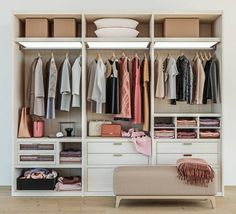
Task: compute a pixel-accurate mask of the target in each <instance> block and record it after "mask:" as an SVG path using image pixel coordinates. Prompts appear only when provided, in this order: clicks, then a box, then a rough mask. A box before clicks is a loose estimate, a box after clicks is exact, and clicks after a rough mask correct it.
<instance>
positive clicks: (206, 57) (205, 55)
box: [204, 52, 209, 60]
mask: <svg viewBox="0 0 236 214" xmlns="http://www.w3.org/2000/svg"><path fill="white" fill-rule="evenodd" d="M204 57H205V59H206V60H209V58H208V56H207V54H206V52H204Z"/></svg>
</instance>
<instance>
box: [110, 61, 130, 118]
mask: <svg viewBox="0 0 236 214" xmlns="http://www.w3.org/2000/svg"><path fill="white" fill-rule="evenodd" d="M128 64H129V62H128V57H123V58H121V59H120V61H119V74H120V114H118V115H116V116H115V118H114V119H121V120H130V119H131V99H130V97H131V94H130V93H131V91H130V74H129V70H128Z"/></svg>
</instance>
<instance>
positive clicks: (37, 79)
mask: <svg viewBox="0 0 236 214" xmlns="http://www.w3.org/2000/svg"><path fill="white" fill-rule="evenodd" d="M34 92H35V93H34V115H37V116H40V117H43V116H45V103H44V100H45V92H44V77H43V61H42V58H41V57H39V58H38V61H37V63H36V65H35V72H34Z"/></svg>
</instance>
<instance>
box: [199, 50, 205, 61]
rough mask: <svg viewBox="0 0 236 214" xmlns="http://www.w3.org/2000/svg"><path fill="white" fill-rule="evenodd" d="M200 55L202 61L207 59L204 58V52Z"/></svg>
mask: <svg viewBox="0 0 236 214" xmlns="http://www.w3.org/2000/svg"><path fill="white" fill-rule="evenodd" d="M200 57H201V60H202V61H204V60H205V59H204V56H203V54H202V52H200Z"/></svg>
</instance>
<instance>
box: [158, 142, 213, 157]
mask: <svg viewBox="0 0 236 214" xmlns="http://www.w3.org/2000/svg"><path fill="white" fill-rule="evenodd" d="M157 153H158V154H174V153H178V154H185V153H186V154H216V153H218V143H217V142H170V143H157Z"/></svg>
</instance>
